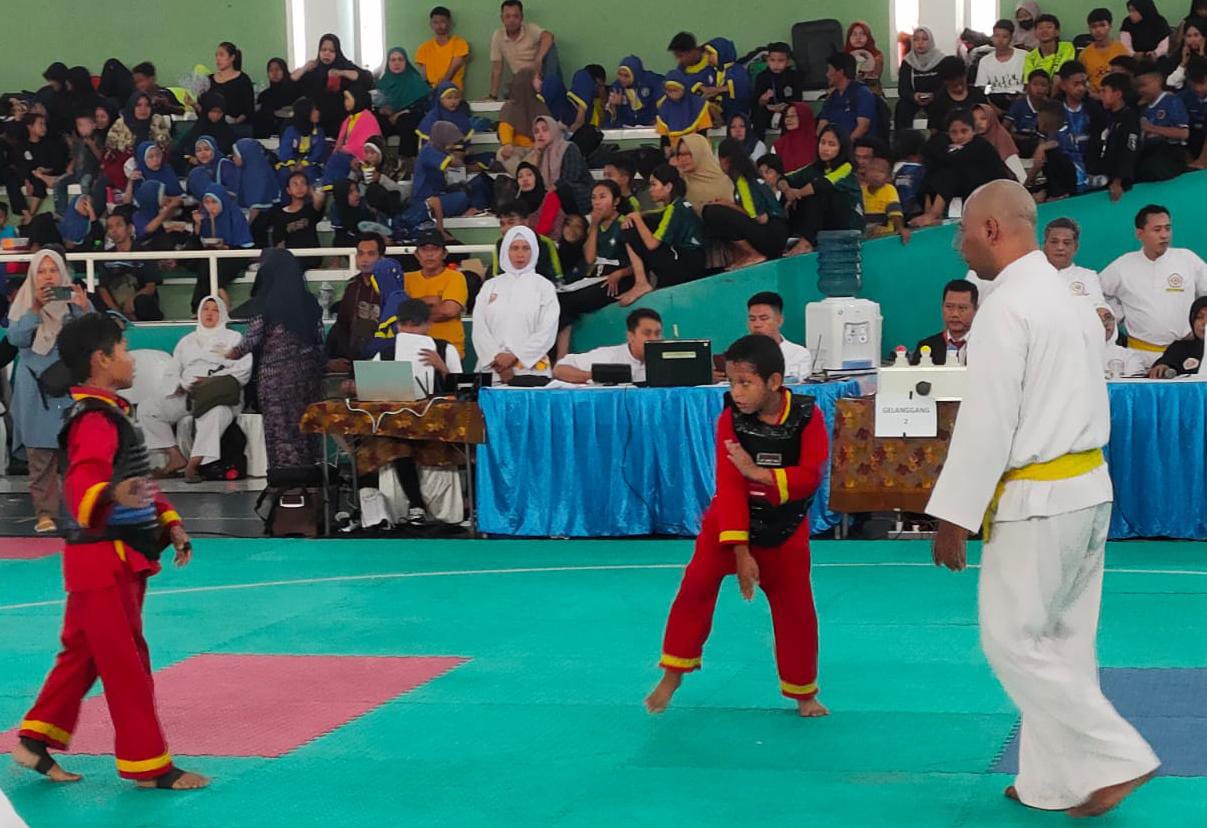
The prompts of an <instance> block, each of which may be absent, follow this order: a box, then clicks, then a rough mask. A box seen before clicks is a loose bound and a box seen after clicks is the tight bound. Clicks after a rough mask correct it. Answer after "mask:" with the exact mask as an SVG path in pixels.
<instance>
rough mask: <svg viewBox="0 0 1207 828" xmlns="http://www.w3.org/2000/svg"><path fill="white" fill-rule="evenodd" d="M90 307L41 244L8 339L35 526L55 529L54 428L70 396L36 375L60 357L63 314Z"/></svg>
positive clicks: (17, 430) (13, 311) (16, 431)
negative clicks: (63, 292) (62, 292)
mask: <svg viewBox="0 0 1207 828" xmlns="http://www.w3.org/2000/svg"><path fill="white" fill-rule="evenodd" d="M56 288H59V289H61V288H68V289H70V291H71V299H69V300H63V299H57V298H55V295H54V291H55V289H56ZM91 312H92V304H91V303H90V302H89V301H88V297H87V295H86V294H85V293H84V290H83V288H81V287H80V286H79V285H74V284H72V281H71V271H70V269H68V267H67V263H66V262H65V261H63V257H62V256H60V255H59V254H58V253H56V252H54V251H53V250H40V251H38V252H37V253H36V254H34V257H33V258H32V259H31V260H30V262H29V275H28V276H27V277H26V278H25V281H24V282H23V283H22V285H21V288H20V290H18V291H17V295H16V296H15V297H14V298H13V302H12V305H11V306H10V307H9V311H8V318H9V326H8V336H7V339H8V342H9V343H10V344H12V345H13V346H14V347H16V348H17V349H18V356H17V358H18V360H19V364H18V366H17V368H16V370H15V371H14V377H13V396H12V404H13V407H12V420H13V445H14V446H18V445H23V446H25V457H26V460H27V462H28V463H29V493H30V496H31V497H32V498H33V505H34V512H35V513H36V514H37V516H38V522H37V524H36V525H35V526H34V531H35V532H37V533H38V534H40V535H42V534H49V533H51V532H54V531H56V529H57V527H56V526H55V518H56V517H57V516H58V514H59V506H60V502H61V500H60V495H59V429H60V428H61V426H62V421H63V413H64V412H65V411H66V410H67V408H68V407H69V406H70V405H71V398H70V397H69V396H63V397H55V396H50V395H48V394H47V393H46V392H45V391H43V389H42V387H41V384H40V382H39V378H40V377H41V376H42V375H43V374H44V373H45V372H46V370H47V369H49V368H50V367H51V366H52V365H54V364H55V363H56V362H58V360H59V351H58V346H57V344H56V340H57V338H58V335H59V331H61V330H62V329H63V324H64V323H65V322H67V321H68V320H70V319H72V318H74V317H77V316H82V315H83V314H86V313H91Z"/></svg>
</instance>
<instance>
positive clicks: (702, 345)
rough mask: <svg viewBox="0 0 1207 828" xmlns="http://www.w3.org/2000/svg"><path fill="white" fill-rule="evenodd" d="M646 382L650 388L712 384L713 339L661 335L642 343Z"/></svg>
mask: <svg viewBox="0 0 1207 828" xmlns="http://www.w3.org/2000/svg"><path fill="white" fill-rule="evenodd" d="M645 384H646V385H648V386H649V387H651V388H674V387H678V386H684V385H711V384H712V342H711V341H710V340H707V339H681V340H678V341H676V340H667V339H661V340H657V341H653V342H647V343H645Z"/></svg>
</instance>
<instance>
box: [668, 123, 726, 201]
mask: <svg viewBox="0 0 1207 828" xmlns="http://www.w3.org/2000/svg"><path fill="white" fill-rule="evenodd" d="M672 163H673V164H674V166H675V167H677V168H678V170H679V175H681V176H683V182H684V184H685V185H686V186H687V192H686V195H687V202H688V204H690V205H691V207H692V209H693V210H695V211H696V213H697V214H701V213H703V211H704V206H705V205H706V204H716V203H729V204H732V203H733V182H732V181H730V180H729V176H727V175H725V173H724V172H723V171H722V170H721V165H720V164H719V163H717V159H716V157H715V156H714V155H713V154H712V144H710V143H709V141H708V139H707V138H705V137H704V136H703V135H696V134H692V135H684V136H683V138H682V139H680V141H679V146H678V147H676V149H675V155H674V156H673V161H672Z"/></svg>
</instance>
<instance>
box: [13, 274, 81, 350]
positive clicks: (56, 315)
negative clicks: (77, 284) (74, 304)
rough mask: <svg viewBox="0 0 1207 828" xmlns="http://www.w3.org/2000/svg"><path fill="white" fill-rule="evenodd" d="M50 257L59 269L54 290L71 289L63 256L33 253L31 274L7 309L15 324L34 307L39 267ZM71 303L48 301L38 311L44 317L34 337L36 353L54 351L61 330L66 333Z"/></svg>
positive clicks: (69, 276)
mask: <svg viewBox="0 0 1207 828" xmlns="http://www.w3.org/2000/svg"><path fill="white" fill-rule="evenodd" d="M47 257H49V258H50V259H51V261H53V262H54V263H55V266H56V267H58V269H59V281H58V282H57V283H56V284H55V285H54V287H71V271H70V270H68V269H67V262H65V261H63V257H62V256H60V255H59V254H58V253H56V252H55V251H53V250H39V251H38V252H37V253H35V254H34V256H33V258H32V259H30V261H29V272H28V273H27V274H26V276H25V283H24V284H22V285H21V289H20V290H18V291H17V295H16V296H15V297H13V303H12V305H11V306H10V307H9V310H8V318H9V319H11V320H13V321H14V322H16V321H17V320H18V319H20V318H21V317H22V316H24V315H25V314H27V313H29V312H30V310H32V309H33V306H34V282H36V281H37V276H38V268H39V267H41V265H42V262H43V261H45V260H46V259H47ZM70 304H71V303H70V302H67V301H65V300H56V301H54V302H47V303H46V304H44V305H43V306H42V309H41V310H40V311H39V312H38V316H39V317H40V318H41V320H42V321H41V323H40V324H39V325H38V332H37V334H35V335H34V344H33V352H34V353H35V354H39V355H41V356H46V355H47V354H49V353H50V352H51V351H53V350H54V349H55V343H56V342H57V340H58V338H59V331H61V330H63V320H64V319H65V318H66V317H67V314H68V313H69V312H70V308H69V307H68V306H69V305H70Z"/></svg>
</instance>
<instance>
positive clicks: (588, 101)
mask: <svg viewBox="0 0 1207 828" xmlns="http://www.w3.org/2000/svg"><path fill="white" fill-rule="evenodd" d="M607 94H608V73H607V71H606V70H605V69H604V68H603V67H602V66H600V65H599V64H598V63H591V64H588V65H587V66H584V67H583V68H582V69H579V70H578V71H577V72H575V73H574V75H573V77H571V78H570V89H569V90H567V92H566V101H567V102H568V103H569V105H570V110H571V111H572V112H573V113H574V115H573V117H572V118H571V119H570V122H569V123H567V124H566V127H567V129H568V130H569V132H570V133H571V134H575V133H577V132H578V131H579V130H580V129H582V127H584V126H593V127H595V128H597V129H598V128H599V127H600V126H602V125H603V122H604V103H605V101H606V100H607Z"/></svg>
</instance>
